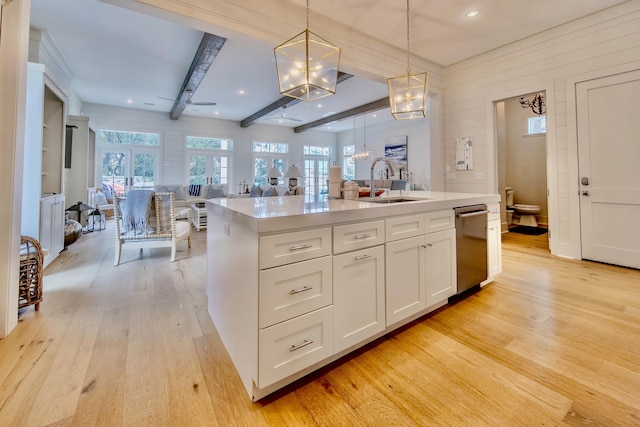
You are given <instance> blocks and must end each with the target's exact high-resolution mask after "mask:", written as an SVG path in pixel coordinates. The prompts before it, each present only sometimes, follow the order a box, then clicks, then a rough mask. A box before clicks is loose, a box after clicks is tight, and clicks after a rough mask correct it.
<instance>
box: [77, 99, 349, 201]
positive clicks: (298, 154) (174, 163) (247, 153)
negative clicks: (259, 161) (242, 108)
mask: <svg viewBox="0 0 640 427" xmlns="http://www.w3.org/2000/svg"><path fill="white" fill-rule="evenodd" d="M81 114H82V115H84V116H88V117H89V118H90V126H91V128H92V129H94V130H95V131H98V130H99V129H109V130H122V131H137V132H153V133H159V134H160V135H161V150H160V151H161V155H160V156H161V158H160V170H159V177H158V178H159V182H160V183H164V184H186V183H187V165H186V156H185V154H186V151H185V138H186V136H209V137H220V138H231V139H232V140H233V147H234V149H233V154H232V172H231V179H230V187H229V188H230V191H233V192H237V190H238V184H239V183H240V182H242V181H243V180H245V181H247V183H250V180H251V177H252V168H253V166H252V153H251V143H252V141H263V142H280V143H288V144H289V160H290V162H291V163H293V164H296V165H298V166H300V165H302V147H303V146H304V145H322V146H328V147H331V148H332V149H333V152H334V153H336V151H335V149H336V141H337V136H336V134H335V133H330V132H322V131H307V132H303V133H298V134H296V133H294V132H293V130H292V129H290V128H283V127H279V126H267V125H253V126H250V127H248V128H241V127H240V124H239V122H235V121H229V120H218V119H208V118H203V117H195V116H188V115H183V116H181V117H180V119H179V120H170V119H169V114H168V113H158V112H152V111H144V110H137V109H133V108H119V107H110V106H105V105H97V104H85V105H84V106H83V107H82V112H81ZM97 148H98V149H99V147H97ZM96 151H97V150H96ZM332 160H335V161H338V158H337V157H336V154H334V156H333V158H332ZM96 164H100V163H99V161H98V163H96ZM287 166H290V165H287Z"/></svg>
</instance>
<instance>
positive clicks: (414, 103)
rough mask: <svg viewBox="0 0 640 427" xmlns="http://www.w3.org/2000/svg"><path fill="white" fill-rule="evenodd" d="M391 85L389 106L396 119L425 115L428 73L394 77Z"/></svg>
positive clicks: (390, 80) (389, 80)
mask: <svg viewBox="0 0 640 427" xmlns="http://www.w3.org/2000/svg"><path fill="white" fill-rule="evenodd" d="M387 84H388V85H389V107H390V108H391V114H392V115H393V117H394V118H395V119H396V120H404V119H415V118H419V117H425V116H426V111H427V85H428V82H427V73H419V74H411V73H410V72H409V73H407V74H405V75H404V76H399V77H392V78H390V79H388V80H387Z"/></svg>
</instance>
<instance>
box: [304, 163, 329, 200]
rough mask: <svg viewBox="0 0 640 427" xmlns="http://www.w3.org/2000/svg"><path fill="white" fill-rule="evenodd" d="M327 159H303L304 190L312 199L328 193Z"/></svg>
mask: <svg viewBox="0 0 640 427" xmlns="http://www.w3.org/2000/svg"><path fill="white" fill-rule="evenodd" d="M328 181H329V159H328V158H327V159H322V158H318V157H315V156H314V157H308V158H305V159H304V192H305V194H308V195H310V196H313V198H314V199H316V200H317V199H319V198H320V197H321V196H324V195H325V194H327V193H329V182H328Z"/></svg>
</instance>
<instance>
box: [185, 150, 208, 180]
mask: <svg viewBox="0 0 640 427" xmlns="http://www.w3.org/2000/svg"><path fill="white" fill-rule="evenodd" d="M206 176H207V156H196V155H191V156H189V184H202V185H204V184H206V183H207V181H206Z"/></svg>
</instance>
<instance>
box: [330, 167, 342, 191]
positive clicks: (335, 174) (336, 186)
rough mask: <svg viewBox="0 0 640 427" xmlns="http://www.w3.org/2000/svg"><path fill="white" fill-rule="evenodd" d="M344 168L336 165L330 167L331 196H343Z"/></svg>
mask: <svg viewBox="0 0 640 427" xmlns="http://www.w3.org/2000/svg"><path fill="white" fill-rule="evenodd" d="M340 187H342V168H341V167H340V166H336V165H335V162H334V165H333V166H331V167H330V168H329V197H331V198H333V199H339V198H340V197H341V196H342V190H341V188H340Z"/></svg>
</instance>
